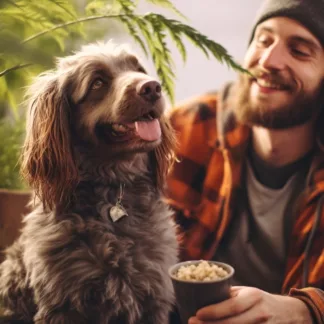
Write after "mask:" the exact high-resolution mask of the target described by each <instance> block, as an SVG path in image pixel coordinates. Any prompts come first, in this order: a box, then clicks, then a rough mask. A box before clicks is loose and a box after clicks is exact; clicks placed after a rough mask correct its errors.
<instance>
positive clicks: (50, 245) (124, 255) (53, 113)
mask: <svg viewBox="0 0 324 324" xmlns="http://www.w3.org/2000/svg"><path fill="white" fill-rule="evenodd" d="M150 80H152V79H151V78H150V77H149V76H148V75H147V74H146V73H145V70H144V69H143V67H142V65H141V64H140V63H139V60H138V58H137V57H136V56H135V55H134V54H132V53H131V52H130V51H129V49H128V48H126V47H124V46H116V45H114V44H112V43H111V42H108V43H106V44H92V45H88V46H85V47H83V48H82V50H81V51H80V52H78V53H76V54H75V55H72V56H69V57H66V58H62V59H59V60H58V63H57V68H56V69H55V70H54V71H51V72H48V73H45V74H43V75H40V76H39V77H37V79H36V81H35V82H34V83H33V85H32V86H31V88H30V91H29V97H28V99H27V102H28V105H29V110H28V116H27V132H26V140H25V144H24V148H23V154H22V172H23V175H24V176H25V177H26V179H27V180H28V181H29V184H30V185H31V187H32V188H33V189H34V191H35V198H34V199H33V211H32V212H31V213H30V214H28V215H27V216H26V217H25V218H24V227H23V230H22V233H21V235H20V237H19V239H18V240H17V241H16V242H15V243H14V244H13V245H12V246H11V247H10V248H9V249H8V250H7V251H6V259H5V261H4V262H3V263H2V264H1V266H0V298H1V299H2V301H3V303H4V306H5V308H6V310H7V314H8V315H12V316H14V317H15V318H16V319H18V320H24V321H26V322H28V321H30V322H32V321H34V322H36V323H44V324H45V323H46V324H64V323H69V324H70V323H73V324H74V323H75V324H82V323H94V324H95V323H100V324H106V323H115V324H117V323H118V324H126V323H127V324H134V323H141V324H150V323H152V324H153V323H154V324H165V323H167V317H168V312H169V311H170V308H171V305H172V303H173V290H172V284H171V281H170V279H169V277H168V272H167V271H168V267H169V266H171V265H172V264H174V263H175V262H176V261H177V240H176V233H175V232H176V230H175V226H174V224H173V222H172V220H171V211H170V210H169V209H168V207H167V205H166V204H165V203H164V201H163V196H162V195H163V185H164V180H165V176H166V173H167V171H168V169H169V167H170V165H171V163H172V161H173V157H174V155H173V145H174V134H173V132H172V129H171V127H170V125H169V123H168V121H167V118H166V117H165V115H164V108H165V107H164V106H165V104H164V99H163V96H161V97H160V98H153V99H152V98H149V97H148V98H145V96H144V97H143V95H141V94H140V93H139V90H138V89H139V87H141V84H145V82H149V81H150ZM158 91H159V89H158ZM149 112H151V113H152V112H153V115H154V117H155V118H157V119H158V120H159V123H160V127H161V138H160V139H159V140H154V141H147V140H143V139H141V138H140V137H139V136H136V132H135V130H134V129H131V130H130V131H129V132H128V133H126V135H123V134H119V133H118V132H117V135H118V136H116V132H114V131H113V128H112V125H117V124H118V123H122V124H123V123H129V122H131V121H134V120H136V118H138V117H140V116H143V115H145V114H147V113H149ZM116 123H117V124H116ZM122 185H124V186H125V187H124V194H123V197H122V204H123V206H124V207H125V209H126V210H127V213H128V215H129V216H128V217H127V216H125V217H123V218H122V219H120V220H119V221H117V222H113V221H112V220H111V218H110V216H109V210H110V208H111V207H112V206H113V205H115V204H116V201H117V197H118V195H119V194H120V188H121V186H122Z"/></svg>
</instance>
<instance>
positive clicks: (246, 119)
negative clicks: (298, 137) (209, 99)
mask: <svg viewBox="0 0 324 324" xmlns="http://www.w3.org/2000/svg"><path fill="white" fill-rule="evenodd" d="M252 74H253V75H258V71H252ZM259 74H260V72H259ZM267 75H268V77H269V79H270V80H271V81H272V82H276V84H285V80H283V78H282V77H281V76H279V75H278V74H269V73H268V74H267ZM251 85H252V78H251V76H249V75H247V74H242V75H240V77H239V81H238V83H237V85H236V89H235V90H236V92H235V102H234V107H235V113H236V116H237V118H238V120H239V121H240V122H241V123H244V124H247V125H250V126H253V125H255V126H262V127H265V128H268V129H285V128H291V127H294V126H299V125H303V124H305V123H307V122H308V121H310V120H311V119H312V118H313V117H314V116H316V114H318V113H319V111H320V109H321V106H322V100H323V99H324V98H323V94H324V82H322V84H321V85H320V86H319V88H318V89H317V91H315V92H314V93H312V94H309V93H305V92H304V91H303V92H299V93H297V94H296V95H295V97H294V100H292V101H291V102H290V103H289V104H288V105H284V106H281V107H277V108H275V109H272V108H271V109H269V106H270V105H271V103H270V104H267V102H264V103H259V104H258V106H256V105H255V104H253V103H252V102H251V98H250V87H251ZM293 90H295V89H294V88H293V87H291V89H288V90H285V91H291V92H290V93H291V95H292V96H293V94H294V93H296V92H294V91H293Z"/></svg>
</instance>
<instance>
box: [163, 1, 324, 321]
mask: <svg viewBox="0 0 324 324" xmlns="http://www.w3.org/2000/svg"><path fill="white" fill-rule="evenodd" d="M323 17H324V0H285V1H282V0H267V1H265V2H264V3H263V5H262V6H261V9H260V12H259V15H258V17H257V19H256V23H255V26H254V28H253V31H252V36H251V39H250V43H249V47H248V50H247V52H246V55H245V60H244V67H245V68H246V69H247V70H249V71H250V73H251V75H249V74H247V73H245V74H242V75H240V76H239V78H238V80H237V81H236V82H234V83H229V84H227V85H226V86H225V87H224V89H222V91H219V92H217V93H215V94H207V95H203V96H200V97H199V98H195V99H193V100H191V101H190V102H188V103H186V104H184V105H182V106H181V107H177V108H175V109H174V110H172V114H171V120H172V124H173V126H174V127H175V130H176V133H177V136H178V141H179V146H178V151H177V156H178V158H179V161H180V162H179V163H176V164H175V166H174V168H173V171H172V173H171V175H170V177H169V180H168V198H169V203H170V204H171V206H172V207H173V208H174V210H175V218H176V221H177V223H178V225H179V228H180V230H181V232H182V233H181V237H182V241H181V249H180V251H181V259H182V260H193V259H207V260H216V261H222V262H226V263H229V264H231V265H232V266H233V267H234V268H235V275H234V279H233V284H234V285H233V287H232V292H231V298H229V299H228V300H226V301H223V302H221V303H219V304H215V305H210V306H207V307H205V308H202V309H200V310H199V311H198V312H197V314H196V316H195V317H192V318H191V319H190V320H189V323H190V324H212V323H218V324H220V323H221V324H227V323H228V324H238V323H242V324H243V323H244V324H249V323H294V324H298V323H324V292H323V289H324V107H323V103H324V101H323V99H324V98H323V97H324V83H323V80H324V19H323Z"/></svg>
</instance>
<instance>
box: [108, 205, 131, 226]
mask: <svg viewBox="0 0 324 324" xmlns="http://www.w3.org/2000/svg"><path fill="white" fill-rule="evenodd" d="M109 215H110V217H111V219H112V221H113V222H114V223H115V222H117V221H118V220H119V219H121V218H123V217H124V216H128V214H127V212H126V210H125V208H124V207H123V206H121V205H120V204H117V205H116V206H113V207H111V209H110V211H109Z"/></svg>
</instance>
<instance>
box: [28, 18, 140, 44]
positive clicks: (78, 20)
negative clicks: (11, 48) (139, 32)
mask: <svg viewBox="0 0 324 324" xmlns="http://www.w3.org/2000/svg"><path fill="white" fill-rule="evenodd" d="M119 17H141V16H140V15H129V14H128V15H127V14H122V15H102V16H90V17H85V18H80V19H76V20H72V21H68V22H66V23H62V24H59V25H55V26H54V27H52V28H49V29H47V30H44V31H42V32H40V33H38V34H35V35H32V36H30V37H28V38H26V39H25V40H23V41H22V44H26V43H28V42H30V41H32V40H34V39H35V38H38V37H40V36H43V35H45V34H48V33H50V32H53V31H54V30H57V29H60V28H64V27H68V26H71V25H76V24H79V23H82V22H86V21H91V20H98V19H105V18H106V19H107V18H119Z"/></svg>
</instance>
